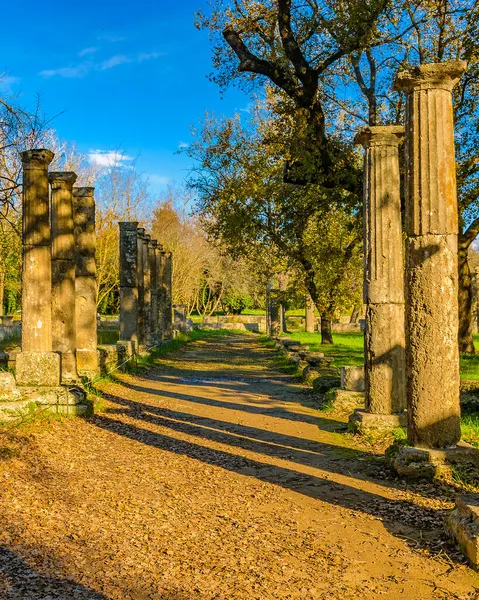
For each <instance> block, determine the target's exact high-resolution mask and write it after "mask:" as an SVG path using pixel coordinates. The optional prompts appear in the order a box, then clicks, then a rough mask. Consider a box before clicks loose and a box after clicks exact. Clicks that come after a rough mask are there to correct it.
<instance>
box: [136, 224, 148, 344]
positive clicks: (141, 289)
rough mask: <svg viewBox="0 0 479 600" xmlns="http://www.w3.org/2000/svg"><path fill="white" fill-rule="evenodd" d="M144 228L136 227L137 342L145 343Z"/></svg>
mask: <svg viewBox="0 0 479 600" xmlns="http://www.w3.org/2000/svg"><path fill="white" fill-rule="evenodd" d="M144 235H145V229H144V228H143V227H138V229H137V259H138V263H137V275H138V344H139V345H143V344H144V343H145V341H146V340H145V280H144V270H143V236H144Z"/></svg>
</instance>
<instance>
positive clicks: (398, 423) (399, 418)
mask: <svg viewBox="0 0 479 600" xmlns="http://www.w3.org/2000/svg"><path fill="white" fill-rule="evenodd" d="M398 427H407V413H406V412H404V413H399V414H394V415H382V414H375V413H370V412H367V411H366V410H361V409H359V410H355V411H354V412H353V414H352V415H350V416H349V423H348V429H349V431H353V432H356V433H360V432H361V431H365V430H371V429H375V430H382V431H388V430H392V429H397V428H398Z"/></svg>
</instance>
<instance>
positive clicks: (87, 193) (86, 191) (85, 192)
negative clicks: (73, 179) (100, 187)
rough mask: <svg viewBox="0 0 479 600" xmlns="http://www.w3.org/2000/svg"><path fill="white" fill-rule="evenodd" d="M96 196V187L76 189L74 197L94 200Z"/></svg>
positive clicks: (74, 189)
mask: <svg viewBox="0 0 479 600" xmlns="http://www.w3.org/2000/svg"><path fill="white" fill-rule="evenodd" d="M94 194H95V188H94V187H74V188H73V195H74V196H76V197H77V198H93V196H94Z"/></svg>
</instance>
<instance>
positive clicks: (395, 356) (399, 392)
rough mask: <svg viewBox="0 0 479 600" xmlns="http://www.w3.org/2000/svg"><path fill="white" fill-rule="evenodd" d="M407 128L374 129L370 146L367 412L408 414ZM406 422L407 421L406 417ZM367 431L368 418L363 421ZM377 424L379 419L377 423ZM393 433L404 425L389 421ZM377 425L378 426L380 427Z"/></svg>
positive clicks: (364, 139)
mask: <svg viewBox="0 0 479 600" xmlns="http://www.w3.org/2000/svg"><path fill="white" fill-rule="evenodd" d="M403 138H404V128H403V127H396V126H386V127H368V128H366V129H364V130H363V131H361V132H360V133H359V134H358V135H357V137H356V141H357V143H360V144H362V145H363V146H364V149H365V151H366V154H365V160H364V258H365V261H364V262H365V268H364V301H365V303H366V333H365V391H366V411H367V412H368V413H373V414H375V415H384V416H385V419H384V425H385V426H386V425H387V421H388V419H387V418H386V417H387V415H394V414H395V413H397V414H398V413H403V411H404V409H405V408H406V381H405V329H404V326H405V325H404V253H403V235H402V226H401V196H400V175H399V145H400V144H401V143H402V140H403ZM403 418H404V416H403ZM362 420H363V421H364V422H363V425H366V424H367V417H365V416H364V415H363V419H362ZM376 420H377V419H376ZM389 421H391V423H390V425H391V426H392V427H394V426H397V425H399V421H398V419H397V418H396V419H389ZM374 424H375V425H376V424H377V423H376V421H375V422H374Z"/></svg>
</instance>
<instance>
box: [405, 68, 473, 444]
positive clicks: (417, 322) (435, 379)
mask: <svg viewBox="0 0 479 600" xmlns="http://www.w3.org/2000/svg"><path fill="white" fill-rule="evenodd" d="M465 68H466V63H464V62H461V61H457V62H447V63H439V64H429V65H421V66H419V67H415V68H413V69H412V70H410V71H408V72H405V73H400V74H399V75H398V77H397V79H396V83H395V89H397V90H403V91H404V92H406V95H407V105H406V132H407V133H406V233H407V236H408V240H407V243H406V382H407V405H408V420H409V427H408V440H409V443H410V444H411V445H413V446H419V447H425V448H445V447H448V446H452V445H455V444H456V443H457V442H458V441H459V439H460V436H461V430H460V407H459V351H458V282H457V279H458V272H457V234H458V207H457V191H456V169H455V157H454V123H453V110H452V90H453V89H454V87H455V86H456V85H457V83H458V82H459V79H460V77H461V75H462V74H463V73H464V71H465Z"/></svg>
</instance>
